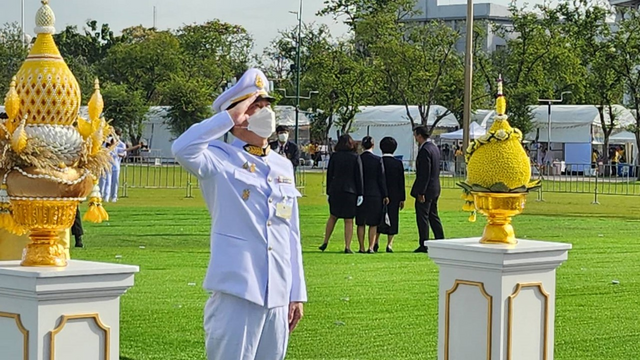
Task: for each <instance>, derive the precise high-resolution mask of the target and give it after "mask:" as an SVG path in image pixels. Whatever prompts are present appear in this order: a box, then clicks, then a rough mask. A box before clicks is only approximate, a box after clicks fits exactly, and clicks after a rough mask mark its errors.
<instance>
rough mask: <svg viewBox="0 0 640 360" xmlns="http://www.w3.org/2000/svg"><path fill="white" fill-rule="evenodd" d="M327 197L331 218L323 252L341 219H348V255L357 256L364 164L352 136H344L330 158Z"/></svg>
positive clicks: (346, 248)
mask: <svg viewBox="0 0 640 360" xmlns="http://www.w3.org/2000/svg"><path fill="white" fill-rule="evenodd" d="M327 195H328V200H329V213H330V216H329V220H327V227H326V229H325V234H324V242H323V243H322V245H321V246H320V250H322V251H324V250H325V249H326V248H327V245H328V244H329V238H331V234H332V233H333V229H334V228H335V226H336V222H337V221H338V219H344V252H345V253H346V254H353V251H351V239H352V238H353V218H354V217H355V216H356V208H357V206H359V205H360V204H361V203H362V163H361V162H360V157H359V156H358V154H357V153H356V144H355V142H354V141H353V139H352V138H351V136H349V135H342V136H341V137H340V139H339V140H338V144H337V145H336V147H335V152H334V153H333V154H332V155H331V158H330V159H329V167H328V169H327Z"/></svg>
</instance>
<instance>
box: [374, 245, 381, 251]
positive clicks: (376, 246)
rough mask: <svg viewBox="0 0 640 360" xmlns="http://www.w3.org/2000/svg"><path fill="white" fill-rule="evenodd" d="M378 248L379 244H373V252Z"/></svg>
mask: <svg viewBox="0 0 640 360" xmlns="http://www.w3.org/2000/svg"><path fill="white" fill-rule="evenodd" d="M379 248H380V246H378V244H375V245H373V252H378V249H379Z"/></svg>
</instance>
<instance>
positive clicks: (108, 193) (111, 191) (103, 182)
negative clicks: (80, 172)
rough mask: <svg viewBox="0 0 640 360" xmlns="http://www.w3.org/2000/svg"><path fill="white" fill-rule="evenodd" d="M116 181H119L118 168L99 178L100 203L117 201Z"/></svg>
mask: <svg viewBox="0 0 640 360" xmlns="http://www.w3.org/2000/svg"><path fill="white" fill-rule="evenodd" d="M118 180H120V168H114V169H113V170H112V171H111V172H110V173H106V174H105V175H104V176H103V177H102V178H100V190H101V192H102V201H104V202H109V201H113V202H116V201H117V200H118Z"/></svg>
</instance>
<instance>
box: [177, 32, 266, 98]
mask: <svg viewBox="0 0 640 360" xmlns="http://www.w3.org/2000/svg"><path fill="white" fill-rule="evenodd" d="M175 34H176V37H177V39H178V41H179V44H180V49H181V50H182V65H181V67H180V74H181V77H182V78H183V79H184V80H186V81H190V80H194V81H196V82H198V83H199V84H200V86H203V90H206V91H208V92H209V93H215V92H218V91H219V90H220V89H221V87H222V86H223V85H224V84H226V82H227V81H228V80H229V79H230V78H231V77H233V76H238V75H239V74H242V73H244V72H245V71H246V70H247V68H248V64H249V62H250V60H251V50H252V49H253V45H254V43H253V38H252V37H251V36H250V35H249V34H248V33H247V31H246V29H244V28H243V27H242V26H238V25H232V24H228V23H225V22H221V21H220V20H213V21H209V22H207V23H204V24H201V25H200V24H194V25H186V26H183V27H182V28H180V29H178V30H177V31H176V33H175ZM174 85H175V83H174Z"/></svg>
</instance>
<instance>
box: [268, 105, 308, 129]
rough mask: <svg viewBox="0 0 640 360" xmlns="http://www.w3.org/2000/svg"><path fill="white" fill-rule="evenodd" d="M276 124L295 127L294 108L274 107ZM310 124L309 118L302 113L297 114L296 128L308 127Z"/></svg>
mask: <svg viewBox="0 0 640 360" xmlns="http://www.w3.org/2000/svg"><path fill="white" fill-rule="evenodd" d="M274 111H275V113H276V123H277V124H278V125H284V126H288V127H294V126H296V108H295V107H294V106H288V105H283V106H275V107H274ZM310 124H311V121H309V118H308V117H307V115H306V113H305V112H304V111H300V113H299V114H298V126H308V125H310Z"/></svg>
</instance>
